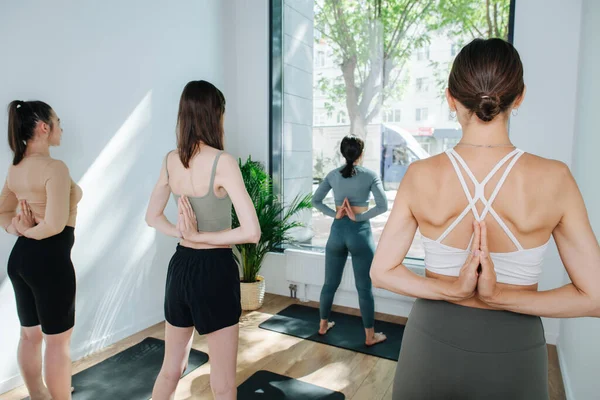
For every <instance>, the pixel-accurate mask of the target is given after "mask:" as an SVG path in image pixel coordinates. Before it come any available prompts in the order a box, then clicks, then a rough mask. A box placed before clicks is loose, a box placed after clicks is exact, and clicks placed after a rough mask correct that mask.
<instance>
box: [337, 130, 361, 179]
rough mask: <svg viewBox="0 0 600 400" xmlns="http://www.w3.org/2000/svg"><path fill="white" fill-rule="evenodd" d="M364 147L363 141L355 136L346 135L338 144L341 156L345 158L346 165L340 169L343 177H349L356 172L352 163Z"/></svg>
mask: <svg viewBox="0 0 600 400" xmlns="http://www.w3.org/2000/svg"><path fill="white" fill-rule="evenodd" d="M364 148H365V142H363V140H362V139H360V138H358V137H356V136H346V137H344V139H342V143H341V144H340V151H341V152H342V156H343V157H344V158H345V159H346V165H345V166H344V168H342V170H341V171H340V172H341V174H342V176H343V177H344V178H350V177H351V176H354V175H355V174H356V170H355V168H354V163H355V162H356V160H358V159H359V158H360V156H361V155H362V153H363V150H364Z"/></svg>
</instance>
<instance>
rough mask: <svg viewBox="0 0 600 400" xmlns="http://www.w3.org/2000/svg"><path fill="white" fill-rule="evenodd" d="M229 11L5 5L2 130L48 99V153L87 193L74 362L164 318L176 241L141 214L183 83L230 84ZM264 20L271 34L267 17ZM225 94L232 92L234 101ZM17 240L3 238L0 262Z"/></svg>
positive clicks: (8, 300) (4, 352)
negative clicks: (54, 121) (12, 112)
mask: <svg viewBox="0 0 600 400" xmlns="http://www.w3.org/2000/svg"><path fill="white" fill-rule="evenodd" d="M265 3H266V2H265ZM224 12H225V10H224V5H223V3H222V2H221V1H220V0H202V1H200V0H185V1H184V0H182V1H177V2H169V3H165V2H146V1H143V0H132V1H128V2H122V1H116V0H107V1H103V2H79V1H63V2H46V1H40V0H38V1H27V2H2V5H1V6H0V48H2V63H0V87H1V88H2V90H1V91H0V108H1V109H2V112H0V126H1V127H3V128H2V129H3V132H6V131H5V130H4V129H6V128H5V127H6V125H7V120H6V118H7V115H6V112H5V111H4V110H5V107H6V105H7V104H8V103H9V101H11V100H13V99H21V100H26V99H41V100H44V101H46V102H48V103H49V104H50V105H51V106H52V107H54V109H55V110H56V112H57V113H58V114H59V116H60V118H61V120H62V125H63V127H64V135H63V145H62V146H61V147H60V148H57V149H53V150H52V155H53V156H54V157H57V158H60V159H62V160H64V161H65V162H66V163H67V165H68V166H69V167H70V170H71V174H72V176H73V178H74V179H75V180H76V181H78V182H79V183H80V184H81V186H82V187H83V191H84V196H83V200H82V202H81V203H80V207H79V210H80V211H79V217H78V225H77V229H76V237H77V239H76V243H75V247H74V251H73V261H74V264H75V268H76V273H77V279H78V288H77V290H78V292H77V317H76V319H77V322H76V327H75V333H74V336H73V343H72V349H73V356H74V357H75V358H78V357H81V356H83V355H84V354H86V353H88V352H90V351H93V350H96V349H99V348H101V347H104V346H105V345H108V344H110V343H112V342H114V341H116V340H119V339H121V338H123V337H125V336H128V335H130V334H132V333H134V332H137V331H139V330H141V329H143V328H145V327H147V326H149V325H151V324H154V323H156V322H159V321H161V320H162V319H163V308H162V303H163V293H164V289H163V288H164V284H165V283H164V282H165V276H166V268H167V264H168V260H169V258H170V256H171V254H172V253H173V250H174V246H175V241H174V240H171V239H168V238H165V237H163V236H162V235H160V234H155V232H154V230H152V229H150V228H147V227H146V226H145V223H144V212H145V208H146V204H147V201H148V198H149V195H150V192H151V190H152V187H153V185H154V182H155V179H156V177H157V175H158V171H159V168H160V165H161V162H162V159H163V157H164V155H165V154H166V152H167V151H168V150H169V149H170V148H173V147H174V144H175V136H174V127H175V120H176V112H177V106H178V100H179V96H180V94H181V90H182V89H183V86H184V85H185V83H187V82H188V81H189V80H193V79H206V80H209V81H211V82H214V83H215V84H216V85H217V86H220V87H224V85H225V83H226V75H225V72H224V70H223V64H224V63H225V57H224V53H225V51H226V50H227V49H226V48H225V46H224V39H222V38H223V37H224V35H225V34H226V33H227V29H228V27H229V26H231V24H230V23H224V21H223V18H224V16H225V15H224ZM259 22H260V21H259ZM262 23H264V24H265V26H268V25H267V24H266V20H265V18H263V20H262ZM264 29H265V31H266V30H267V29H268V28H264ZM262 43H265V44H264V48H262V49H261V51H262V53H263V54H265V53H266V49H267V48H268V45H267V44H266V43H267V42H266V40H264V41H263V42H262ZM243 54H244V53H243ZM261 71H262V70H261ZM252 73H254V71H252ZM263 75H264V76H265V77H266V76H267V73H263ZM258 79H259V80H260V74H259V78H258ZM263 82H266V80H263ZM251 87H259V88H262V86H261V84H256V86H251ZM227 89H231V87H226V88H225V90H224V91H225V95H226V96H227V97H228V98H232V97H235V94H232V93H228V91H227ZM266 90H267V89H266V88H263V89H262V92H263V94H264V92H265V91H266ZM250 98H251V95H250V94H248V95H247V96H246V97H245V99H247V100H249V99H250ZM244 115H246V114H242V116H244ZM264 115H265V114H262V118H265V117H264ZM248 133H251V132H248ZM3 135H6V133H3ZM263 135H266V131H265V132H264V133H263ZM263 137H266V136H263ZM6 143H7V141H6V139H4V138H3V139H2V140H0V160H1V161H0V176H2V177H4V176H5V174H6V171H7V168H8V165H9V163H10V151H9V149H8V146H7V144H6ZM263 156H264V155H263ZM2 179H3V178H2ZM173 210H174V209H173V208H172V206H171V208H170V211H171V212H172V211H173ZM13 242H14V239H13V238H11V237H9V236H8V235H6V234H0V265H3V266H5V265H6V262H7V259H8V255H9V252H10V250H11V247H12V245H13ZM5 271H6V269H5V267H2V268H1V269H0V327H1V328H0V393H2V392H4V391H5V390H8V389H10V388H11V387H14V386H15V385H17V384H18V383H19V382H20V377H19V374H18V369H17V365H16V348H17V342H18V337H19V323H18V319H17V315H16V307H15V302H14V295H13V290H12V286H11V284H10V282H9V280H8V278H7V276H6V272H5Z"/></svg>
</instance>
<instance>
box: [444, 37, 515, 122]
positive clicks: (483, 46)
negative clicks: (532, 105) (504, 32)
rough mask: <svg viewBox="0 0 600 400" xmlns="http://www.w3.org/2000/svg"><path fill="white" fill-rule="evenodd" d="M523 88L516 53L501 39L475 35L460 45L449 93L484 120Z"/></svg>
mask: <svg viewBox="0 0 600 400" xmlns="http://www.w3.org/2000/svg"><path fill="white" fill-rule="evenodd" d="M524 90H525V83H524V82H523V64H522V63H521V58H520V57H519V53H518V52H517V50H516V49H515V48H514V47H513V45H512V44H510V43H508V42H506V41H504V40H502V39H486V40H484V39H475V40H473V41H472V42H471V43H469V44H468V45H466V46H465V47H463V49H462V50H461V51H460V52H459V53H458V55H457V56H456V59H455V60H454V63H453V64H452V71H451V72H450V78H449V80H448V91H449V92H450V94H451V95H452V97H454V98H455V99H456V100H458V101H459V102H460V103H461V104H462V105H463V106H465V107H466V108H467V109H468V110H469V111H470V112H471V113H475V114H476V115H477V117H479V119H481V120H482V121H486V122H488V121H491V120H493V119H494V118H495V117H496V116H497V115H498V114H500V113H503V112H505V111H507V110H508V108H509V107H510V106H511V105H512V104H513V103H514V101H515V100H516V99H517V97H518V96H520V95H522V94H523V91H524Z"/></svg>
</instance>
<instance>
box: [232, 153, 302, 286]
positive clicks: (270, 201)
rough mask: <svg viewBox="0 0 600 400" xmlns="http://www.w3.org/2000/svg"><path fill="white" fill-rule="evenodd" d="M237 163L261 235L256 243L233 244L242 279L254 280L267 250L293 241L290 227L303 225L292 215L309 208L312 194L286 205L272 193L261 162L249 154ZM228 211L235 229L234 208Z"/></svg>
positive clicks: (245, 280)
mask: <svg viewBox="0 0 600 400" xmlns="http://www.w3.org/2000/svg"><path fill="white" fill-rule="evenodd" d="M239 166H240V170H241V172H242V178H243V180H244V184H245V186H246V190H247V191H248V194H249V195H250V198H251V199H252V203H253V204H254V208H255V209H256V215H257V216H258V223H259V225H260V229H261V237H260V240H259V242H258V244H251V243H246V244H239V245H236V246H235V247H236V250H237V253H238V254H236V261H237V263H238V264H239V265H240V266H241V268H242V282H256V275H258V273H259V271H260V268H261V266H262V261H263V259H264V258H265V256H266V255H267V253H268V252H270V251H274V250H277V249H278V248H279V247H280V246H281V245H282V244H286V243H290V242H292V241H293V238H292V236H290V230H291V229H293V228H297V227H300V226H302V224H301V223H300V222H298V221H294V220H293V217H294V216H295V215H296V214H297V213H298V212H300V211H302V210H308V209H311V208H312V204H311V194H308V195H306V196H296V198H295V199H294V200H293V201H292V202H291V203H290V204H289V205H284V204H283V202H282V201H281V200H280V199H279V198H278V197H277V196H276V195H275V194H274V193H273V186H272V182H271V179H270V177H269V175H268V174H267V173H266V171H265V169H264V167H263V166H262V164H261V163H259V162H257V161H253V160H251V158H250V157H248V160H246V162H245V163H244V164H242V160H241V159H240V160H239ZM231 213H232V214H231V216H232V227H233V228H237V227H239V226H240V222H239V219H238V217H237V214H236V212H235V208H232V211H231ZM234 253H235V252H234Z"/></svg>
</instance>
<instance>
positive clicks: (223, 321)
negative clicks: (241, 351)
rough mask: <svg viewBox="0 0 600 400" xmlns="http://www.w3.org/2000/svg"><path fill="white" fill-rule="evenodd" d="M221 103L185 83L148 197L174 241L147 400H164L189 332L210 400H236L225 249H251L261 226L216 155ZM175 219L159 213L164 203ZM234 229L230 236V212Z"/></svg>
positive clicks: (230, 276)
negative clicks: (205, 367) (199, 341)
mask: <svg viewBox="0 0 600 400" xmlns="http://www.w3.org/2000/svg"><path fill="white" fill-rule="evenodd" d="M224 114H225V98H224V97H223V94H222V93H221V91H220V90H219V89H217V88H216V87H214V86H213V85H212V84H210V83H208V82H206V81H192V82H189V83H188V84H187V85H186V87H185V89H184V90H183V93H182V95H181V100H180V103H179V114H178V118H177V151H173V152H169V153H168V154H167V156H166V157H165V159H164V162H163V165H162V167H161V172H160V177H159V179H158V182H157V184H156V187H155V188H154V191H153V192H152V197H151V199H150V204H149V206H148V211H147V214H146V221H147V222H148V224H149V225H150V226H152V227H154V228H156V229H157V230H159V231H160V232H162V233H164V234H165V235H168V236H172V237H176V238H179V239H180V241H179V244H178V245H177V249H176V251H175V254H174V255H173V257H172V258H171V262H170V263H169V269H168V272H167V283H166V290H165V305H164V309H165V319H166V327H165V338H166V351H165V359H164V362H163V366H162V369H161V371H160V373H159V375H158V377H157V379H156V383H155V386H154V391H153V393H152V398H153V399H154V400H166V399H171V398H172V396H173V395H174V393H175V389H176V388H177V383H178V381H179V378H180V377H181V375H182V374H183V372H184V370H185V368H186V364H187V357H188V355H189V352H190V348H191V345H192V337H193V333H194V329H196V331H197V332H198V333H199V334H201V335H207V341H208V352H209V355H210V363H211V367H210V371H211V372H210V384H211V389H212V391H213V394H214V397H215V399H218V400H225V399H227V400H230V399H235V398H236V397H237V389H236V386H235V372H236V360H237V348H238V332H239V327H238V322H239V318H240V315H241V305H240V278H239V272H238V267H237V264H236V263H235V261H234V258H233V253H232V250H231V246H232V245H234V244H238V243H256V242H257V241H258V239H259V238H260V227H259V224H258V218H257V217H256V210H255V209H254V205H253V204H252V200H251V199H250V196H249V195H248V192H247V191H246V187H245V185H244V181H243V179H242V176H241V172H240V170H239V167H238V163H237V160H236V159H234V158H233V157H232V156H230V155H229V154H226V153H224V152H223V118H224ZM171 195H172V197H173V201H174V202H175V203H176V204H177V208H178V219H177V222H176V223H172V222H170V221H169V220H168V218H167V217H166V216H165V214H164V210H165V207H166V204H167V202H168V200H169V197H171ZM232 204H233V206H234V207H235V210H236V212H237V215H238V217H239V221H240V227H238V228H235V229H231V206H232Z"/></svg>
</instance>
